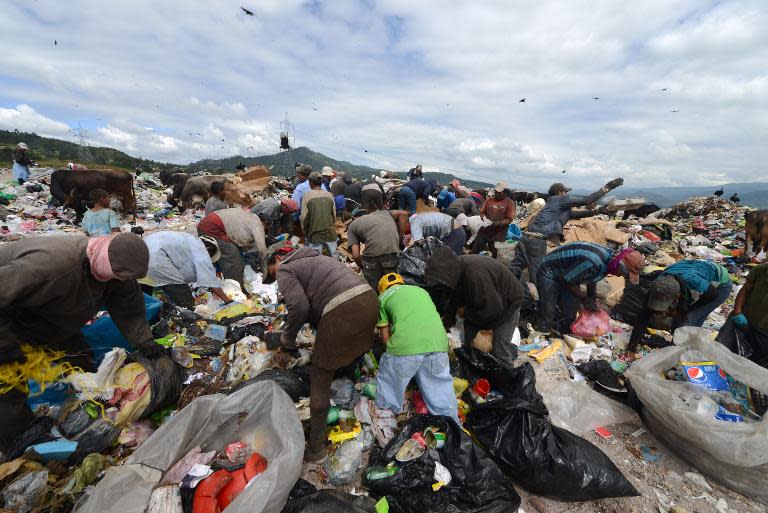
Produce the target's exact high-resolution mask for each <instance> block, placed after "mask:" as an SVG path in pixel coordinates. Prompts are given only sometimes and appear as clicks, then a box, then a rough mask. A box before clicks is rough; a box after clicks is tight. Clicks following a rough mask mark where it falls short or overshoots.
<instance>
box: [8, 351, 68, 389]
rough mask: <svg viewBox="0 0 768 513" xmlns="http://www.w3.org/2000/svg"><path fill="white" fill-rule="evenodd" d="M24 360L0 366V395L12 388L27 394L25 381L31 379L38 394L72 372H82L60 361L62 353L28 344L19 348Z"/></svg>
mask: <svg viewBox="0 0 768 513" xmlns="http://www.w3.org/2000/svg"><path fill="white" fill-rule="evenodd" d="M21 351H22V352H23V353H24V356H25V357H26V360H25V361H24V362H13V363H6V364H3V365H0V394H6V393H8V392H10V391H11V390H13V389H14V388H15V389H17V390H20V391H22V392H24V393H29V386H28V384H27V381H28V380H30V379H33V380H35V381H37V383H38V384H39V385H40V393H41V394H42V393H43V392H45V387H46V386H47V385H48V384H50V383H55V382H56V381H59V380H60V379H61V378H62V377H64V376H66V375H67V374H71V373H73V372H83V370H82V369H80V368H79V367H75V366H74V365H72V364H71V363H69V362H64V361H59V360H62V359H63V358H64V357H65V356H66V353H65V352H64V351H53V350H51V349H47V348H42V347H32V346H30V345H28V344H24V345H22V346H21Z"/></svg>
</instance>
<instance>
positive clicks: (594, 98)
mask: <svg viewBox="0 0 768 513" xmlns="http://www.w3.org/2000/svg"><path fill="white" fill-rule="evenodd" d="M592 99H593V100H595V101H597V100H599V99H600V97H599V96H593V97H592Z"/></svg>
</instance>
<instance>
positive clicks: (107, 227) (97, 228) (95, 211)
mask: <svg viewBox="0 0 768 513" xmlns="http://www.w3.org/2000/svg"><path fill="white" fill-rule="evenodd" d="M91 201H92V202H93V207H91V208H90V209H89V210H88V211H87V212H86V213H85V215H84V216H83V221H82V223H81V225H82V227H83V230H85V234H86V235H87V236H89V237H102V236H104V235H109V234H110V233H120V220H119V219H118V218H117V213H116V212H115V211H114V210H112V209H111V208H109V194H108V193H107V191H105V190H103V189H94V190H92V191H91Z"/></svg>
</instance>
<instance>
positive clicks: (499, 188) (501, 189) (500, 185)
mask: <svg viewBox="0 0 768 513" xmlns="http://www.w3.org/2000/svg"><path fill="white" fill-rule="evenodd" d="M507 187H508V186H507V182H499V183H497V184H496V187H495V188H494V190H495V191H496V192H504V191H505V190H507Z"/></svg>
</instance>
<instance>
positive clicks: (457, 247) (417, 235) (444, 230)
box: [408, 212, 467, 255]
mask: <svg viewBox="0 0 768 513" xmlns="http://www.w3.org/2000/svg"><path fill="white" fill-rule="evenodd" d="M408 222H409V224H410V226H411V242H410V244H413V243H414V242H418V241H420V240H424V239H426V238H427V237H430V236H431V237H436V238H438V239H440V240H441V241H442V242H443V243H445V245H446V246H448V247H449V248H451V250H452V251H453V252H454V253H456V254H457V255H463V254H464V244H466V242H467V234H466V232H465V231H464V227H463V226H461V223H459V222H458V221H457V220H456V219H454V218H452V217H451V216H449V215H447V214H441V213H440V212H427V213H424V214H414V215H412V216H411V217H410V219H408ZM410 244H409V245H410Z"/></svg>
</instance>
